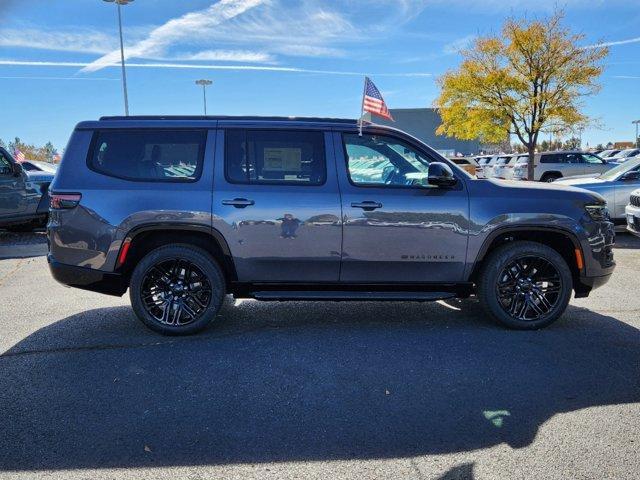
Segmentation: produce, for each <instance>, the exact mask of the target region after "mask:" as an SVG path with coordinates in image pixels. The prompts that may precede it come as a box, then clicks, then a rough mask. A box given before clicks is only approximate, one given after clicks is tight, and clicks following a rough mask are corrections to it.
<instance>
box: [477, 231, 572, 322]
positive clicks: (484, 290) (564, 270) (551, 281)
mask: <svg viewBox="0 0 640 480" xmlns="http://www.w3.org/2000/svg"><path fill="white" fill-rule="evenodd" d="M483 263H484V264H483V267H482V269H481V270H480V274H479V276H478V282H477V294H478V298H479V300H480V303H481V305H482V307H483V308H484V310H485V312H486V313H488V314H489V315H490V316H491V317H492V318H493V319H494V320H496V321H497V322H499V323H500V324H502V325H503V326H505V327H508V328H512V329H516V330H537V329H540V328H543V327H546V326H548V325H550V324H551V323H553V322H555V321H556V320H557V319H558V318H559V317H560V316H561V315H562V314H563V313H564V311H565V310H566V308H567V305H568V304H569V300H570V299H571V290H572V288H573V278H572V276H571V270H569V266H568V265H567V262H565V260H564V259H563V258H562V256H561V255H560V254H559V253H558V252H556V251H555V250H553V249H552V248H550V247H547V246H546V245H543V244H541V243H536V242H528V241H515V242H510V243H507V244H504V245H501V246H499V247H498V248H496V249H495V250H494V251H493V252H491V254H489V256H488V257H487V258H486V259H485V260H484V262H483ZM518 265H519V266H518ZM529 279H531V281H529ZM543 279H544V280H543ZM556 292H557V293H556ZM523 309H524V316H522V315H521V313H522V310H523Z"/></svg>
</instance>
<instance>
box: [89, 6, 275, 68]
mask: <svg viewBox="0 0 640 480" xmlns="http://www.w3.org/2000/svg"><path fill="white" fill-rule="evenodd" d="M266 1H267V0H220V1H219V2H217V3H215V4H213V5H211V6H210V7H209V8H206V9H204V10H200V11H197V12H191V13H187V14H185V15H183V16H181V17H178V18H174V19H172V20H169V21H168V22H166V23H165V24H164V25H161V26H160V27H157V28H155V29H153V30H152V31H151V32H150V33H149V35H148V36H147V37H146V38H145V39H144V40H141V41H139V42H137V43H136V44H134V45H131V46H128V47H127V49H126V52H127V57H129V58H131V57H134V58H148V57H153V56H162V55H164V54H165V52H166V50H167V48H168V47H170V46H171V45H173V44H174V43H176V42H178V41H180V40H184V39H189V38H193V37H197V36H198V35H199V33H200V32H202V31H206V30H210V29H213V28H215V27H217V26H219V25H220V24H222V23H224V22H225V21H227V20H229V19H231V18H233V17H236V16H238V15H240V14H242V13H244V12H246V11H247V10H249V9H251V8H254V7H256V6H258V5H260V4H263V3H265V2H266ZM119 54H120V52H119V51H117V50H115V51H112V52H109V53H108V54H106V55H104V56H102V57H100V58H99V59H97V60H96V61H94V62H92V63H91V64H89V65H87V66H86V67H85V68H83V71H84V72H95V71H97V70H100V69H102V68H105V67H106V66H108V65H111V64H113V63H114V62H116V61H117V60H118V55H119Z"/></svg>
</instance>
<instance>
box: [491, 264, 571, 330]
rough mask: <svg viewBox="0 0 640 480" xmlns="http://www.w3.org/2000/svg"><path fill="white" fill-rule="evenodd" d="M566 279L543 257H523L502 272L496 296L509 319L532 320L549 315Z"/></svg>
mask: <svg viewBox="0 0 640 480" xmlns="http://www.w3.org/2000/svg"><path fill="white" fill-rule="evenodd" d="M561 291H562V277H561V276H560V273H559V272H558V270H557V269H556V267H554V266H553V264H552V263H551V262H549V261H548V260H546V259H545V258H542V257H537V256H523V257H519V258H517V259H515V260H513V261H512V262H511V263H509V264H508V265H507V266H506V267H504V268H503V269H502V272H501V274H500V277H499V280H498V283H497V284H496V295H497V297H498V302H499V303H500V306H501V307H502V308H503V309H504V311H505V312H506V313H508V314H509V316H511V317H513V318H515V319H517V320H521V321H532V320H539V319H540V318H542V317H544V316H545V315H548V314H549V312H551V311H552V310H553V308H554V307H555V306H556V305H557V303H558V300H559V299H560V293H561Z"/></svg>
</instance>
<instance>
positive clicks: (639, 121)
mask: <svg viewBox="0 0 640 480" xmlns="http://www.w3.org/2000/svg"><path fill="white" fill-rule="evenodd" d="M631 123H632V124H635V126H636V141H635V144H636V148H640V139H639V138H638V125H639V124H640V120H634V121H633V122H631Z"/></svg>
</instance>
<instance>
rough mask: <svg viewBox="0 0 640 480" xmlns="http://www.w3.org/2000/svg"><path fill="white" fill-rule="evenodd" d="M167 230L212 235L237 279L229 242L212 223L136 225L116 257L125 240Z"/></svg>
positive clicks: (127, 235)
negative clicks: (142, 234)
mask: <svg viewBox="0 0 640 480" xmlns="http://www.w3.org/2000/svg"><path fill="white" fill-rule="evenodd" d="M167 230H171V231H188V232H198V233H204V234H207V235H209V236H210V237H212V239H213V240H214V241H215V242H216V243H217V244H218V246H219V247H220V250H221V251H222V255H223V257H224V261H225V263H226V264H227V266H229V267H230V269H231V271H230V274H231V276H232V278H231V280H232V281H236V280H237V278H238V277H237V273H236V268H235V264H234V262H233V256H232V255H231V249H230V248H229V244H228V243H227V241H226V239H225V238H224V236H223V235H222V233H220V232H219V231H218V230H217V229H215V228H213V227H212V226H210V225H201V224H196V223H178V224H176V223H168V222H157V223H150V224H143V225H138V226H136V227H133V228H132V229H131V230H129V231H128V232H127V234H126V235H125V236H124V239H123V242H122V245H120V248H119V249H118V256H117V257H116V258H119V257H120V252H121V250H122V246H123V245H124V241H125V240H127V239H129V240H130V241H131V242H133V241H134V240H135V238H136V237H137V236H138V235H140V234H141V233H146V232H152V231H167ZM118 268H120V267H118Z"/></svg>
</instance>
